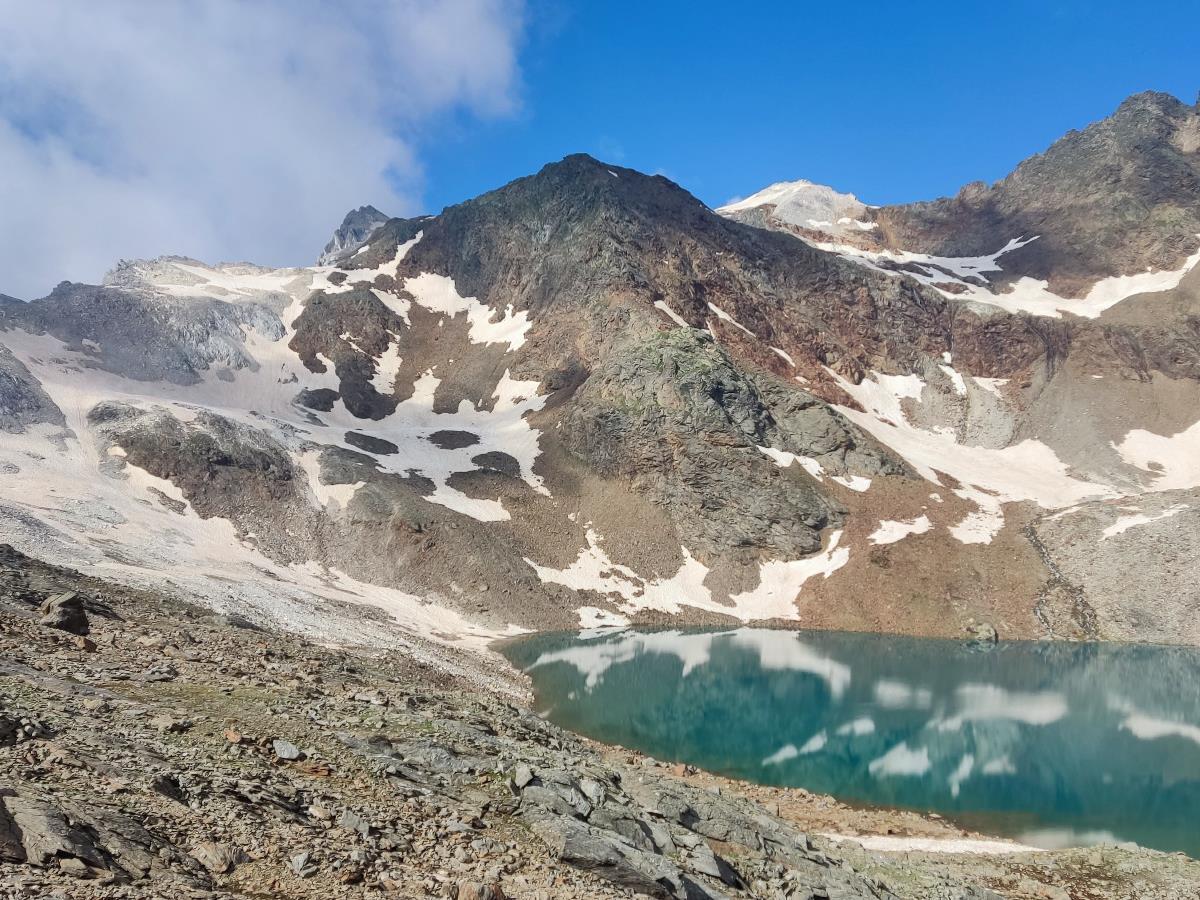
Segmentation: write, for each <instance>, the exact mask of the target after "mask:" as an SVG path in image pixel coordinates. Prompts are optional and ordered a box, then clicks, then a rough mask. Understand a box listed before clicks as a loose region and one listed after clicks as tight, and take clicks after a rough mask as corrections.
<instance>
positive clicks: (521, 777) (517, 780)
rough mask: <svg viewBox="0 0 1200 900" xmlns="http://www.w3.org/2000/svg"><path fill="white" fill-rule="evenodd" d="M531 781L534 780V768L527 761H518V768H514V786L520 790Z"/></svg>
mask: <svg viewBox="0 0 1200 900" xmlns="http://www.w3.org/2000/svg"><path fill="white" fill-rule="evenodd" d="M531 781H533V770H532V769H531V768H529V766H527V765H526V764H525V763H517V766H516V768H515V769H513V775H512V782H513V786H514V787H516V788H517V790H520V789H521V788H523V787H525V786H526V785H527V784H529V782H531Z"/></svg>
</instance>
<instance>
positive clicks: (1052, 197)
mask: <svg viewBox="0 0 1200 900" xmlns="http://www.w3.org/2000/svg"><path fill="white" fill-rule="evenodd" d="M875 221H876V222H877V223H878V225H879V228H880V230H881V231H882V234H883V235H884V237H885V240H886V243H887V244H888V246H891V247H895V248H904V249H906V250H915V251H920V252H923V253H931V254H935V255H939V256H977V255H986V254H989V253H995V252H996V251H997V250H999V249H1000V248H1001V247H1003V246H1004V245H1005V244H1006V243H1007V242H1008V241H1009V240H1011V239H1013V238H1016V237H1033V236H1034V235H1038V236H1039V237H1038V239H1037V240H1035V241H1033V242H1032V243H1030V244H1028V245H1026V246H1024V247H1021V248H1020V249H1017V250H1014V251H1012V252H1011V253H1008V254H1006V255H1005V256H1004V260H1003V265H1004V275H1003V276H1002V277H1003V278H1004V279H1005V280H1011V279H1014V278H1017V277H1019V276H1022V275H1026V276H1029V277H1032V278H1039V279H1045V280H1048V281H1049V282H1050V287H1051V289H1053V290H1056V291H1057V292H1058V293H1061V294H1062V295H1063V296H1083V295H1084V294H1086V289H1087V288H1088V287H1090V286H1091V285H1092V284H1093V283H1094V282H1095V281H1096V280H1097V279H1099V278H1102V277H1106V276H1110V275H1127V274H1133V273H1137V272H1144V271H1146V270H1147V269H1159V270H1171V269H1177V268H1179V266H1180V265H1181V264H1182V263H1183V260H1184V259H1185V258H1186V257H1187V256H1189V255H1191V254H1192V253H1193V252H1194V251H1195V250H1196V248H1197V246H1200V238H1198V237H1197V235H1198V234H1200V107H1197V106H1188V105H1187V104H1185V103H1183V102H1181V101H1180V100H1177V99H1176V98H1175V97H1173V96H1171V95H1170V94H1162V93H1154V92H1146V93H1142V94H1136V95H1134V96H1132V97H1130V98H1129V99H1128V100H1126V101H1125V102H1124V103H1122V104H1121V106H1120V107H1119V108H1118V109H1117V110H1116V111H1115V112H1114V113H1113V114H1112V115H1111V116H1110V117H1108V118H1106V119H1103V120H1101V121H1099V122H1096V123H1094V124H1092V125H1089V126H1088V127H1087V128H1085V129H1083V130H1082V131H1072V132H1070V133H1069V134H1067V136H1066V137H1063V138H1062V139H1060V140H1058V141H1056V142H1055V143H1054V144H1053V145H1052V146H1050V147H1049V148H1048V149H1047V150H1046V151H1045V152H1043V153H1039V154H1037V155H1036V156H1033V157H1031V158H1029V159H1027V160H1025V161H1024V162H1023V163H1021V164H1020V165H1019V166H1017V168H1016V169H1015V170H1014V171H1013V172H1012V174H1010V175H1008V176H1007V177H1006V178H1003V179H1001V180H1000V181H998V182H996V183H995V184H993V185H990V186H989V185H985V184H983V183H981V182H976V183H973V184H969V185H967V186H966V187H964V188H963V189H962V190H961V191H960V192H959V194H958V195H957V196H956V197H953V198H947V199H942V200H934V201H930V202H923V203H913V204H908V205H904V206H888V207H884V208H882V209H880V210H878V211H877V212H876V214H875Z"/></svg>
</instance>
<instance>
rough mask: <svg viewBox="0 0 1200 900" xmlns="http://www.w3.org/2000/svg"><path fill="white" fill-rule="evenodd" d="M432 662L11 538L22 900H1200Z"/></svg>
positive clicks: (5, 550) (14, 768) (3, 705)
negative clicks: (607, 727) (66, 564)
mask: <svg viewBox="0 0 1200 900" xmlns="http://www.w3.org/2000/svg"><path fill="white" fill-rule="evenodd" d="M422 650H423V653H422V654H417V653H415V652H391V653H379V652H375V651H368V650H364V649H361V648H359V649H355V648H352V647H345V646H340V647H339V646H332V645H329V644H322V643H317V642H313V641H309V640H304V639H302V638H298V637H296V636H293V635H287V634H281V633H278V632H275V631H270V630H264V629H260V628H257V627H254V626H253V625H252V624H251V623H249V622H247V621H245V620H243V619H240V618H238V617H236V616H222V615H216V614H213V613H212V612H211V611H210V610H207V609H204V608H200V607H196V606H192V605H189V604H186V603H183V602H180V601H178V600H175V599H172V598H171V597H170V596H168V595H165V594H162V593H159V592H155V591H142V590H136V589H130V588H126V587H123V586H120V585H117V584H113V583H110V582H105V581H103V580H100V579H97V578H94V577H88V576H82V575H80V574H78V573H75V572H73V571H70V570H68V569H64V568H59V567H54V566H50V565H47V564H45V563H42V562H39V561H36V560H33V559H30V558H28V557H26V556H24V555H23V554H21V553H19V552H17V551H15V550H13V549H12V548H10V547H7V546H4V547H0V896H5V897H14V898H15V897H26V898H49V897H71V898H75V897H78V898H100V897H105V898H117V897H145V898H159V897H172V898H184V897H230V898H232V897H267V896H269V897H295V898H304V897H310V898H317V897H321V898H326V897H359V896H372V897H373V896H379V897H389V896H395V897H413V898H416V897H457V898H458V900H479V898H493V900H497V898H501V897H510V898H572V897H574V898H600V897H622V896H628V895H630V894H645V895H651V896H658V897H676V898H703V897H731V898H732V897H760V898H805V900H816V898H825V900H832V898H840V900H851V898H872V900H888V898H912V900H929V898H947V900H950V898H955V900H968V898H969V900H995V898H997V897H1006V898H1029V900H1034V898H1041V900H1045V898H1053V900H1060V898H1118V897H1119V898H1130V900H1132V898H1138V900H1142V898H1180V900H1182V898H1186V897H1194V896H1196V892H1197V891H1198V890H1200V864H1198V863H1196V862H1194V861H1191V860H1188V859H1186V858H1184V857H1182V856H1179V855H1167V854H1161V853H1155V852H1151V851H1146V850H1142V849H1138V848H1135V847H1121V848H1117V847H1111V846H1109V847H1098V848H1092V849H1087V850H1076V851H1065V852H1054V853H1035V852H1008V853H1003V854H999V855H980V854H979V853H978V852H971V853H949V854H947V853H931V852H921V851H918V850H912V849H911V848H914V847H922V846H925V847H927V846H928V845H923V844H921V843H919V842H914V841H917V839H920V840H925V841H929V842H932V845H933V846H934V847H940V848H942V849H945V848H946V847H947V846H955V845H954V844H952V843H950V844H948V843H947V842H953V841H965V842H966V843H964V844H962V845H959V846H963V847H970V848H972V849H974V850H978V849H980V846H981V845H979V844H978V843H977V842H976V841H977V839H976V838H973V837H972V836H969V835H964V834H962V833H961V832H959V831H958V830H957V829H955V828H954V827H952V826H950V825H949V824H947V823H945V822H943V821H941V820H939V819H936V818H933V817H930V818H925V817H921V816H918V815H916V814H914V813H901V812H888V811H885V810H855V809H851V808H847V807H844V806H842V805H840V804H837V803H835V802H833V801H831V800H830V799H829V798H825V797H819V796H815V795H811V794H808V793H806V792H804V791H797V790H781V789H773V788H765V787H752V786H748V785H739V784H736V783H731V782H729V781H726V780H724V779H720V778H716V777H713V776H709V775H706V774H704V773H699V772H695V771H694V770H691V769H688V768H684V767H678V766H668V765H666V764H664V763H659V762H656V761H654V760H650V759H647V758H644V757H640V756H638V755H636V754H632V753H629V752H626V751H622V750H620V749H618V748H605V747H602V746H599V745H596V744H593V743H591V742H588V741H585V740H583V739H580V738H578V737H576V736H573V735H571V734H569V733H565V732H563V731H561V730H560V729H558V728H556V727H554V726H552V725H550V724H548V723H546V722H544V721H543V720H541V719H539V718H537V717H536V716H535V715H533V713H531V712H530V711H529V710H527V709H526V708H524V702H525V698H524V689H523V686H522V685H521V684H520V683H519V682H517V681H516V680H515V678H514V676H513V675H512V674H511V671H510V670H508V669H507V668H506V667H505V666H504V665H503V663H502V662H501V661H500V660H499V658H498V657H494V656H491V655H490V654H477V653H476V654H469V655H468V654H464V653H462V652H461V651H456V650H453V649H448V648H447V647H446V646H445V645H438V644H432V643H429V642H426V643H424V644H423V645H422ZM827 834H835V835H850V834H867V835H887V836H888V837H886V838H884V844H885V845H886V844H887V841H889V840H890V841H892V842H899V844H895V843H894V844H893V846H899V847H901V848H905V849H904V850H902V851H901V852H888V851H880V850H878V849H872V850H868V849H864V848H863V847H860V846H859V845H858V844H856V843H854V842H853V841H849V840H833V839H831V838H829V837H826V836H823V835H827ZM862 840H863V841H864V842H865V843H866V844H867V845H868V846H872V843H871V842H872V839H871V838H862ZM1004 849H1007V850H1016V849H1019V848H1013V847H1008V848H1004Z"/></svg>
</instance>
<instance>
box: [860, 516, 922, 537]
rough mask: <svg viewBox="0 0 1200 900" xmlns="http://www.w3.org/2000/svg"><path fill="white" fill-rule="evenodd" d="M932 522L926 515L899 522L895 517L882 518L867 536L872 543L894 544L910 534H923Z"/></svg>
mask: <svg viewBox="0 0 1200 900" xmlns="http://www.w3.org/2000/svg"><path fill="white" fill-rule="evenodd" d="M932 527H933V523H931V522H930V521H929V517H928V516H917V517H916V518H915V519H913V520H912V521H911V522H900V521H896V520H895V519H884V520H882V521H881V522H880V523H879V527H878V528H876V529H875V530H874V531H873V532H871V534H870V535H869V536H868V537H867V540H869V541H870V542H871V543H872V544H894V543H896V541H900V540H903V539H904V538H906V537H908V536H909V535H910V534H924V533H925V532H927V531H928V530H929V529H930V528H932Z"/></svg>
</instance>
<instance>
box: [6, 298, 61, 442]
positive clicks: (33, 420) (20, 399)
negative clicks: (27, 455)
mask: <svg viewBox="0 0 1200 900" xmlns="http://www.w3.org/2000/svg"><path fill="white" fill-rule="evenodd" d="M14 302H16V301H14ZM43 422H44V423H47V424H50V425H62V424H64V421H63V414H62V410H60V409H59V408H58V407H57V406H55V405H54V401H53V400H51V399H50V397H49V395H47V394H46V392H45V391H44V390H43V389H42V386H41V385H40V384H39V383H38V381H37V379H36V378H34V377H33V375H31V374H30V372H29V369H27V368H26V367H25V366H24V365H23V364H22V363H21V361H20V360H19V359H16V358H15V357H14V356H13V355H12V351H10V350H9V349H8V348H7V347H5V346H3V345H2V344H0V432H8V433H9V434H19V433H21V432H22V431H24V430H25V428H26V427H27V426H29V425H36V424H39V423H43Z"/></svg>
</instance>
